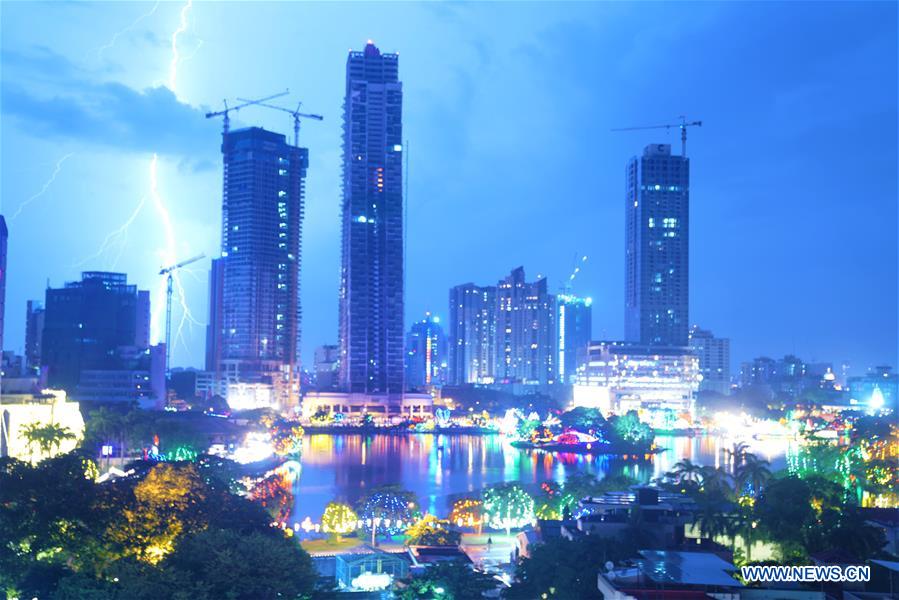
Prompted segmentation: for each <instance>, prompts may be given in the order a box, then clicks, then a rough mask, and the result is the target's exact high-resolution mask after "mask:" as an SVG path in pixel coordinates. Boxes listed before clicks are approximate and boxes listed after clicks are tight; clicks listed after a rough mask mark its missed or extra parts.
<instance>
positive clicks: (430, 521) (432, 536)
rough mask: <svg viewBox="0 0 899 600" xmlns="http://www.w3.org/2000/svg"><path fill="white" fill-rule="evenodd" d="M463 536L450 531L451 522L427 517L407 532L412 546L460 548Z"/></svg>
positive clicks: (407, 538)
mask: <svg viewBox="0 0 899 600" xmlns="http://www.w3.org/2000/svg"><path fill="white" fill-rule="evenodd" d="M461 541H462V534H461V533H459V532H458V531H454V530H451V529H450V523H449V521H443V520H441V519H438V518H437V517H435V516H434V515H425V516H423V517H422V518H421V519H419V520H418V521H417V522H416V523H415V524H414V525H412V527H410V528H409V529H408V530H407V531H406V543H407V544H409V545H410V546H458V545H459V542H461Z"/></svg>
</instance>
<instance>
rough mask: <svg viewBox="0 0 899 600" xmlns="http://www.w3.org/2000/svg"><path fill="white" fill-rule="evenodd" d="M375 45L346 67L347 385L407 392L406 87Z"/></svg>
mask: <svg viewBox="0 0 899 600" xmlns="http://www.w3.org/2000/svg"><path fill="white" fill-rule="evenodd" d="M398 67H399V56H398V55H397V54H382V53H381V51H380V50H378V48H377V47H376V46H375V45H374V44H373V43H371V42H369V43H368V44H367V45H366V46H365V49H364V50H363V51H361V52H357V51H351V52H350V53H349V56H348V57H347V63H346V96H345V99H344V117H343V119H344V128H343V132H344V133H343V202H342V211H341V212H342V215H341V226H342V246H341V269H340V290H339V304H340V307H339V346H340V373H339V380H340V381H339V386H340V388H341V389H342V390H344V391H346V392H349V393H364V394H389V395H394V394H399V395H402V393H403V391H404V390H403V379H404V374H403V362H404V361H403V358H404V354H405V350H404V344H403V336H404V333H405V331H404V326H403V266H404V265H403V188H402V184H403V145H402V144H403V137H402V136H403V125H402V108H403V88H402V84H401V83H400V81H399V78H398Z"/></svg>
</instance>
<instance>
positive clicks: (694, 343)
mask: <svg viewBox="0 0 899 600" xmlns="http://www.w3.org/2000/svg"><path fill="white" fill-rule="evenodd" d="M690 350H691V351H692V352H693V354H695V355H696V358H698V359H699V373H700V374H701V375H702V381H701V382H700V384H699V389H700V390H703V391H710V392H717V393H719V394H729V393H730V340H729V339H727V338H719V337H715V336H714V335H713V334H712V332H711V331H708V330H706V329H700V328H699V327H697V326H696V325H694V326H693V327H691V328H690Z"/></svg>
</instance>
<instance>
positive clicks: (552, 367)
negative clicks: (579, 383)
mask: <svg viewBox="0 0 899 600" xmlns="http://www.w3.org/2000/svg"><path fill="white" fill-rule="evenodd" d="M495 314H496V363H495V364H496V372H495V374H494V379H495V381H496V382H498V383H528V384H551V383H554V382H555V381H556V377H557V369H556V345H555V336H556V311H555V296H553V295H552V294H550V293H549V292H548V289H547V283H546V278H545V277H544V278H540V279H538V280H537V281H534V282H531V283H528V282H527V281H525V274H524V268H523V267H518V268H516V269H514V270H513V271H512V273H510V274H509V276H508V277H506V278H504V279H502V280H501V281H500V282H499V283H498V284H497V286H496V313H495Z"/></svg>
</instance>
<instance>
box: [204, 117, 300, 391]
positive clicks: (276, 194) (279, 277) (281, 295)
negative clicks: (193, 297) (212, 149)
mask: <svg viewBox="0 0 899 600" xmlns="http://www.w3.org/2000/svg"><path fill="white" fill-rule="evenodd" d="M222 153H223V154H224V188H223V195H222V250H221V258H219V259H217V260H216V261H213V268H212V273H211V284H212V285H210V321H211V323H212V326H213V327H214V330H213V331H210V332H209V333H208V336H207V339H208V342H209V343H211V344H212V345H213V347H212V348H207V358H208V361H207V362H208V363H210V364H208V366H209V367H213V368H214V370H215V371H216V372H217V373H218V375H219V379H220V380H222V381H224V382H225V383H259V384H266V385H269V384H270V385H272V386H273V401H274V402H276V403H278V404H280V405H281V407H285V408H286V407H289V406H293V405H294V404H296V402H297V401H298V391H299V378H298V373H299V364H300V319H301V314H302V313H301V310H300V257H301V237H300V236H301V228H302V224H303V202H304V191H305V187H304V186H305V177H306V169H307V167H308V165H309V151H308V150H307V149H306V148H297V147H295V146H292V145H290V144H288V143H287V141H286V140H285V138H284V136H283V135H281V134H278V133H273V132H271V131H266V130H264V129H261V128H259V127H251V128H248V129H241V130H237V131H232V132H229V133H227V134H225V136H224V140H223V144H222ZM212 363H215V364H212Z"/></svg>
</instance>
